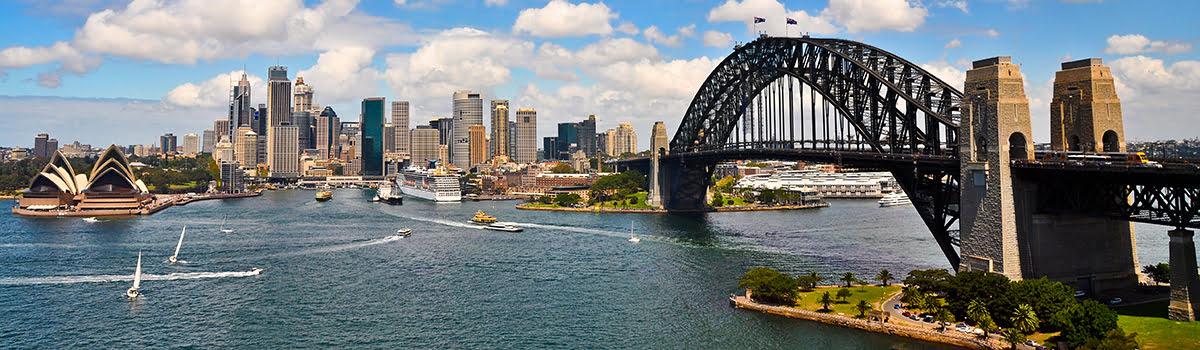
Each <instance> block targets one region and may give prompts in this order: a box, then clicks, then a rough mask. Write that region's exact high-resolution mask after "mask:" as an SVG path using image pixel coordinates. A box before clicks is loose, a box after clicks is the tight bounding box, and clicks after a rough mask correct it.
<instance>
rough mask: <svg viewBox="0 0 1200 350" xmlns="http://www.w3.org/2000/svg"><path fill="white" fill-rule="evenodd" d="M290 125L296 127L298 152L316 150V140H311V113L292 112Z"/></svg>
mask: <svg viewBox="0 0 1200 350" xmlns="http://www.w3.org/2000/svg"><path fill="white" fill-rule="evenodd" d="M292 125H295V126H296V130H297V132H298V134H297V135H299V142H298V143H297V144H298V145H299V146H300V150H301V151H304V150H306V149H310V148H316V144H317V143H316V140H314V139H313V129H314V128H313V118H312V112H309V111H301V110H296V111H294V112H292Z"/></svg>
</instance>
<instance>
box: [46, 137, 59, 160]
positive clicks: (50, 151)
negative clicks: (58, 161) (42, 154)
mask: <svg viewBox="0 0 1200 350" xmlns="http://www.w3.org/2000/svg"><path fill="white" fill-rule="evenodd" d="M57 151H58V139H49V140H46V158H50V157H53V156H54V152H57Z"/></svg>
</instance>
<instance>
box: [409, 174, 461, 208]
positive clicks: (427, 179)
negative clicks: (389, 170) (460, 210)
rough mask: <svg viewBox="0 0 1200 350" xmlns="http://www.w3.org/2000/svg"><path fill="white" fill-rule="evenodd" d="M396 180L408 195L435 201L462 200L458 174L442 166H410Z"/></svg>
mask: <svg viewBox="0 0 1200 350" xmlns="http://www.w3.org/2000/svg"><path fill="white" fill-rule="evenodd" d="M396 180H397V181H396V182H398V183H399V185H400V191H401V192H403V193H404V195H406V196H411V197H416V198H420V199H424V200H430V201H434V202H458V201H461V200H462V190H460V189H459V188H458V175H455V174H453V173H449V172H446V171H445V170H444V169H441V168H436V167H435V168H432V169H424V168H420V167H409V168H408V169H405V170H404V172H402V173H400V176H398V177H397V179H396Z"/></svg>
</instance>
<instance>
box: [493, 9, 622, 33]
mask: <svg viewBox="0 0 1200 350" xmlns="http://www.w3.org/2000/svg"><path fill="white" fill-rule="evenodd" d="M616 18H617V14H616V13H613V12H612V10H610V9H609V8H608V5H605V4H604V3H602V2H601V3H595V4H590V3H580V4H571V3H569V2H567V1H566V0H551V1H550V2H549V3H547V4H546V6H545V7H542V8H530V9H524V10H521V13H520V14H518V15H517V21H516V23H514V24H513V32H515V33H528V34H530V35H533V36H538V37H547V38H561V37H569V36H586V35H593V34H597V35H608V34H611V33H612V31H613V27H612V24H610V23H609V21H611V20H613V19H616Z"/></svg>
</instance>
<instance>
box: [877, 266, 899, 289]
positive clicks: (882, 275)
mask: <svg viewBox="0 0 1200 350" xmlns="http://www.w3.org/2000/svg"><path fill="white" fill-rule="evenodd" d="M894 279H896V277H893V276H892V273H891V272H888V270H887V269H883V270H879V274H878V275H875V280H876V281H879V282H883V286H884V287H887V286H888V281H890V280H894Z"/></svg>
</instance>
